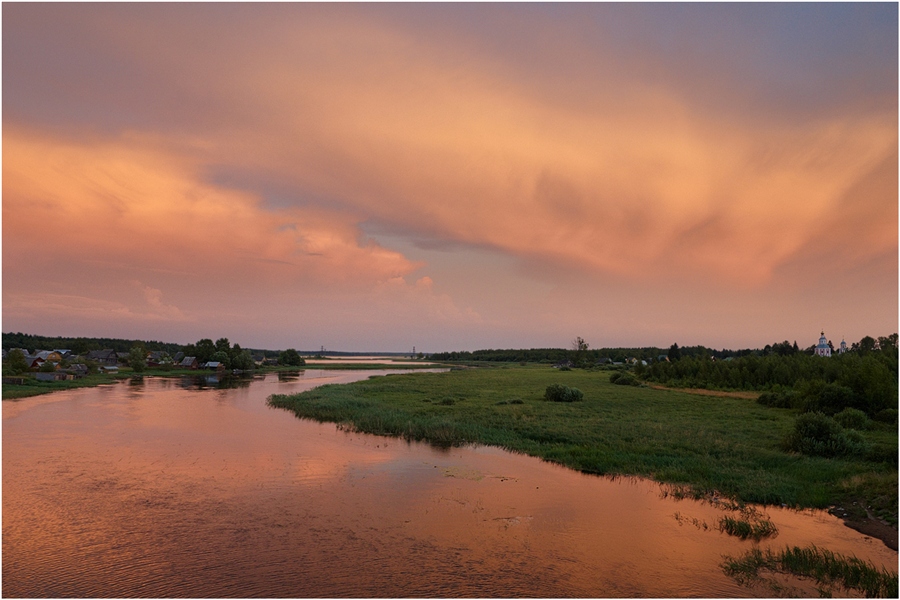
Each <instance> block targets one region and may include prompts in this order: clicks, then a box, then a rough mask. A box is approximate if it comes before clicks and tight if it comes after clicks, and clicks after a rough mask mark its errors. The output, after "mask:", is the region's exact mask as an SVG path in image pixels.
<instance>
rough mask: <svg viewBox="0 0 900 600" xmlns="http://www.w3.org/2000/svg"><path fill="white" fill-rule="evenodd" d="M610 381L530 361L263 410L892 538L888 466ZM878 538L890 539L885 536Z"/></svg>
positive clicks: (342, 390)
mask: <svg viewBox="0 0 900 600" xmlns="http://www.w3.org/2000/svg"><path fill="white" fill-rule="evenodd" d="M609 375H610V373H609V372H604V371H594V372H586V371H580V370H572V371H565V372H564V371H559V370H556V369H552V368H549V367H537V366H524V367H513V366H510V367H505V368H492V369H467V370H463V371H453V372H450V373H444V374H440V375H428V374H421V375H415V376H406V375H403V376H396V377H389V378H379V379H375V380H369V381H363V382H357V383H353V384H349V385H340V386H333V385H332V386H323V387H321V388H317V389H314V390H311V391H309V392H305V393H302V394H298V395H294V396H273V397H272V398H270V404H272V405H274V406H278V407H282V408H286V409H289V410H292V411H293V412H294V413H295V414H297V415H298V416H300V417H305V418H312V419H316V420H319V421H331V422H336V423H339V424H342V425H344V426H346V427H348V428H352V429H356V430H358V431H361V432H366V433H373V434H379V435H392V436H402V437H406V438H408V439H415V440H425V441H429V442H431V443H434V444H436V445H459V444H466V443H478V444H484V445H491V446H499V447H502V448H505V449H508V450H511V451H514V452H522V453H525V454H529V455H532V456H536V457H539V458H542V459H544V460H547V461H551V462H556V463H560V464H563V465H566V466H568V467H570V468H573V469H576V470H579V471H582V472H585V473H595V474H609V475H613V474H621V475H639V476H644V477H648V478H651V479H654V480H656V481H660V482H665V483H671V484H675V485H679V486H684V489H685V490H687V491H688V493H690V494H692V495H694V496H697V497H704V496H709V495H712V494H724V495H726V496H728V497H731V498H734V499H737V500H740V501H744V502H754V503H760V504H769V505H787V506H793V507H798V508H818V509H828V508H834V507H840V508H841V510H840V512H839V513H836V514H838V515H839V516H841V517H842V518H844V519H845V520H847V521H853V522H855V523H857V524H858V523H860V522H864V521H870V522H871V523H881V524H882V525H885V524H886V525H887V529H888V530H892V531H893V532H894V533H893V537H894V538H896V527H897V466H896V461H894V462H893V463H892V462H890V461H887V460H886V461H873V460H865V459H864V458H842V459H826V458H820V457H808V456H803V455H798V454H789V453H786V452H784V451H782V450H781V449H780V444H781V441H782V439H783V438H784V437H785V436H786V435H787V433H788V432H789V431H790V430H791V428H792V427H793V423H794V418H795V416H796V413H795V412H793V411H791V410H787V409H776V408H769V407H764V406H761V405H760V404H758V403H756V402H754V401H752V400H749V399H746V398H734V397H721V396H706V395H697V394H692V393H685V392H680V391H675V390H669V389H667V390H657V389H651V388H646V387H632V386H620V385H614V384H611V383H610V382H609ZM554 383H560V384H563V385H567V386H571V387H577V388H578V389H580V390H581V391H582V392H583V393H584V400H583V401H582V402H569V403H555V402H547V401H546V400H544V398H543V396H544V390H545V389H546V387H547V386H548V385H551V384H554ZM862 435H863V437H864V438H865V439H866V441H867V442H868V443H870V444H872V445H873V446H876V447H878V448H879V453H878V455H880V456H888V457H889V456H891V455H893V456H896V453H897V432H896V429H891V428H889V427H887V426H883V425H880V424H879V425H877V426H876V428H875V429H872V430H867V431H864V432H862ZM857 528H858V527H857ZM870 529H872V530H873V531H874V528H870ZM866 533H868V531H866ZM870 535H871V534H870ZM876 535H878V537H879V538H880V539H882V540H885V542H886V543H890V542H888V541H887V540H888V539H890V537H891V535H889V533H888V532H887V531H886V530H884V529H882V530H881V532H880V533H879V534H876ZM893 543H894V545H896V540H895V541H894V542H893Z"/></svg>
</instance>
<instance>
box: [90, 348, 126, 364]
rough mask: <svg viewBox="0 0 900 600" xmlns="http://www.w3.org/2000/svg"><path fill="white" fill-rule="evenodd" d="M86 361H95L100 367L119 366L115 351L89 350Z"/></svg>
mask: <svg viewBox="0 0 900 600" xmlns="http://www.w3.org/2000/svg"><path fill="white" fill-rule="evenodd" d="M87 357H88V359H90V360H93V361H97V363H98V364H99V365H101V366H107V367H115V366H116V365H117V364H119V357H118V356H117V355H116V351H115V350H91V351H90V352H88V355H87Z"/></svg>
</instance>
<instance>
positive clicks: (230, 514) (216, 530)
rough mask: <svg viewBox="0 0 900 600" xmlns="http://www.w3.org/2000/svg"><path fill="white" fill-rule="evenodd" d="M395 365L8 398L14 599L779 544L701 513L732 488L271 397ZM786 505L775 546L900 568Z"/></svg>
mask: <svg viewBox="0 0 900 600" xmlns="http://www.w3.org/2000/svg"><path fill="white" fill-rule="evenodd" d="M373 374H376V373H373V372H371V371H369V372H364V373H359V372H356V373H354V372H346V371H342V372H326V371H317V370H307V371H306V372H305V373H304V375H303V376H302V377H301V376H299V374H298V376H297V377H296V378H294V379H291V378H288V379H282V378H281V377H280V376H276V375H269V376H267V377H264V378H256V379H250V380H246V381H245V382H244V384H243V385H240V386H239V387H225V388H220V387H218V384H217V385H215V386H212V385H208V384H207V383H206V381H205V380H203V381H200V382H197V381H191V382H190V383H189V384H187V386H186V384H185V380H184V379H178V380H175V379H159V378H144V380H143V382H142V383H141V384H140V385H131V384H127V385H125V384H122V385H117V386H109V387H107V388H105V389H101V388H92V389H82V390H73V391H71V392H64V393H62V394H58V395H56V397H55V399H54V401H52V402H42V401H41V399H34V400H32V401H30V402H28V401H23V402H21V403H15V404H11V403H7V402H4V403H3V566H2V568H3V592H4V595H5V596H39V597H59V596H79V597H94V596H120V597H122V596H143V597H160V596H162V597H171V596H179V597H184V596H188V597H209V596H216V597H235V596H237V597H251V596H269V597H308V596H316V597H335V596H337V597H361V596H381V597H411V596H415V597H426V596H465V597H485V596H502V597H519V596H529V597H570V596H578V597H596V596H629V597H630V596H666V597H685V596H706V597H722V596H738V597H742V596H746V595H747V594H748V591H747V590H746V589H743V588H740V587H738V586H737V585H736V584H735V583H734V582H733V581H731V580H730V579H728V578H727V577H726V576H725V575H724V574H723V573H722V572H721V570H720V568H719V564H720V562H721V557H722V555H723V554H739V553H740V552H741V551H743V550H745V549H747V548H751V547H753V546H754V545H757V543H756V542H752V541H746V542H745V541H741V540H739V539H736V538H733V537H730V536H727V535H725V534H723V533H721V532H719V531H717V530H716V529H715V528H713V527H707V528H706V529H703V528H702V527H698V526H695V525H694V524H695V523H704V522H705V523H708V524H712V523H715V522H716V521H717V519H718V518H720V517H721V515H723V514H725V513H724V512H723V511H722V509H721V508H720V507H717V506H714V505H713V503H699V502H694V501H691V500H681V501H678V502H675V501H673V499H672V498H671V497H668V498H666V497H662V496H663V494H661V491H660V487H659V486H658V485H655V484H652V483H649V482H646V481H643V480H639V479H632V478H619V479H616V480H612V479H604V478H598V477H593V476H587V475H581V474H578V473H574V472H572V471H569V470H566V469H563V468H561V467H557V466H554V465H550V464H547V463H542V462H540V461H537V460H535V459H531V458H528V457H525V456H517V455H511V454H508V453H505V452H502V451H500V450H497V449H491V448H445V449H442V450H441V451H437V450H435V449H434V448H431V447H429V446H427V445H424V444H418V443H410V442H405V441H402V440H397V439H390V438H381V437H375V436H369V435H361V434H357V433H354V432H352V431H345V430H341V429H339V428H337V427H335V426H333V425H329V424H319V423H315V422H312V421H306V420H300V419H297V418H295V417H294V416H293V415H292V414H291V413H289V412H287V411H283V410H274V409H271V408H269V407H267V406H266V403H265V400H266V398H267V397H268V395H269V394H272V393H292V392H296V391H300V390H301V389H304V388H308V387H311V386H314V385H318V384H321V383H331V382H346V381H350V380H352V379H353V378H356V379H363V378H366V377H368V376H370V375H373ZM416 376H419V375H416ZM135 390H138V391H139V392H140V393H138V394H133V393H132V392H133V391H135ZM8 405H9V406H8ZM766 516H767V517H768V518H769V519H771V520H772V521H773V522H774V523H775V524H776V525H777V526H778V530H779V535H778V538H777V539H776V540H775V541H774V542H770V541H766V540H764V541H761V542H759V543H758V545H759V546H760V547H768V546H771V547H775V548H781V547H782V546H783V545H787V544H797V545H803V546H805V545H807V544H809V543H815V544H817V545H819V546H822V547H826V548H829V549H831V550H833V551H836V552H842V553H845V554H855V555H856V556H859V557H860V558H864V559H867V560H873V561H875V562H877V563H878V564H886V565H891V566H892V568H894V567H893V565H896V560H897V554H896V552H892V551H890V550H888V549H887V548H885V547H884V545H883V544H881V542H878V541H877V540H870V539H869V538H865V537H864V536H862V535H860V534H858V533H856V532H854V531H852V530H850V529H847V528H846V527H843V526H842V525H841V524H840V523H839V522H838V521H837V520H836V519H834V518H833V517H830V516H829V515H827V514H824V513H813V512H807V513H795V512H792V511H787V510H782V509H771V510H768V511H766ZM773 544H774V545H773ZM764 595H765V594H764Z"/></svg>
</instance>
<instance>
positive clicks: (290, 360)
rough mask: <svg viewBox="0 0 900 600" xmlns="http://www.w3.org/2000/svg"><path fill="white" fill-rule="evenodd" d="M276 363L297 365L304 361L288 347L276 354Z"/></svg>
mask: <svg viewBox="0 0 900 600" xmlns="http://www.w3.org/2000/svg"><path fill="white" fill-rule="evenodd" d="M278 364H280V365H290V366H292V367H299V366H301V365H305V364H306V361H305V360H303V359H302V358H300V355H299V354H298V353H297V351H296V350H294V349H293V348H288V349H287V350H285V351H284V352H282V353H281V354H280V355H279V356H278Z"/></svg>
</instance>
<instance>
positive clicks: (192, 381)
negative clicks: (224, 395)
mask: <svg viewBox="0 0 900 600" xmlns="http://www.w3.org/2000/svg"><path fill="white" fill-rule="evenodd" d="M180 379H181V387H182V388H183V389H186V390H205V389H216V390H230V389H235V388H241V387H248V386H249V385H250V383H251V382H253V380H254V376H253V375H251V374H244V373H242V374H237V375H235V374H231V373H201V374H198V375H182V376H181V378H180Z"/></svg>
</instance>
